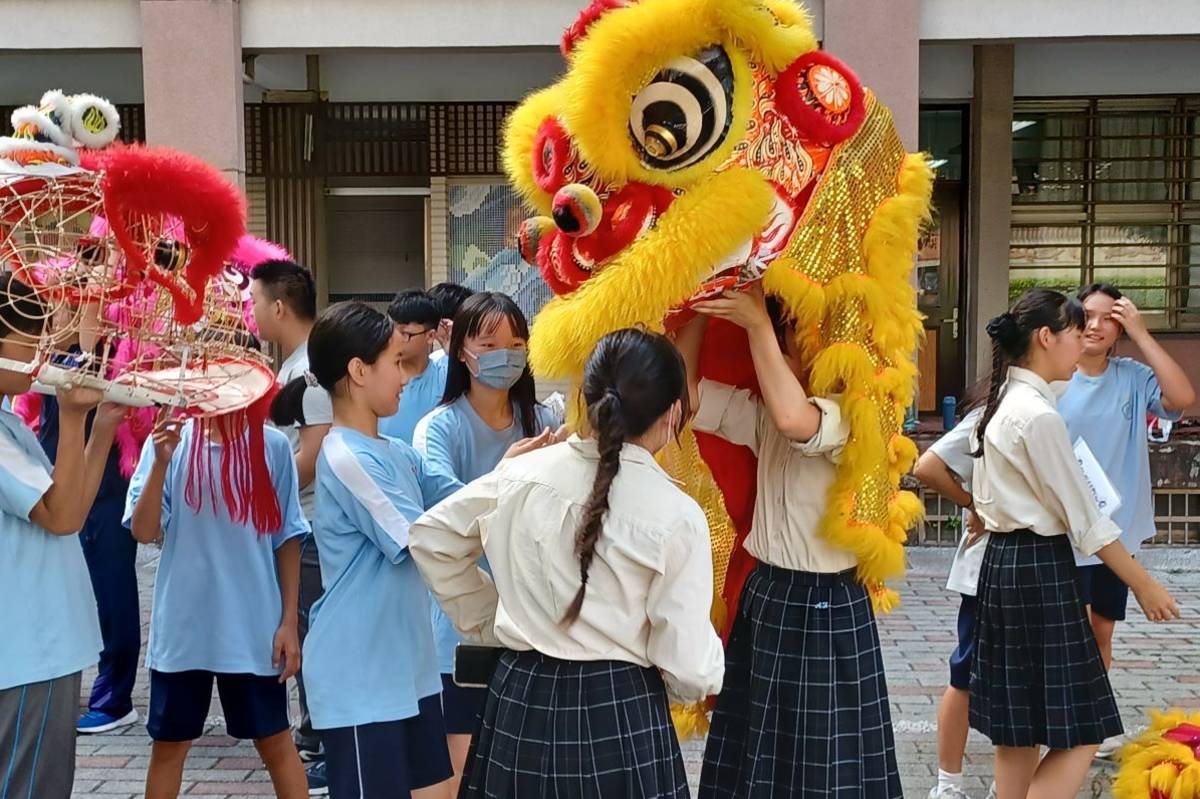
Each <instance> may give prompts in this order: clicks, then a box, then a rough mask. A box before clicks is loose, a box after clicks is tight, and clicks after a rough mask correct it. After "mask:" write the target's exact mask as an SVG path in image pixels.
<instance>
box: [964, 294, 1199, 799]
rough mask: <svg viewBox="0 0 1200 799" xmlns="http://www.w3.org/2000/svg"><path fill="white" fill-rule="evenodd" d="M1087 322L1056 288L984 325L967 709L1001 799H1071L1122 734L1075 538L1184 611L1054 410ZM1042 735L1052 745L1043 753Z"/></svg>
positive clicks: (1163, 611) (1147, 595)
mask: <svg viewBox="0 0 1200 799" xmlns="http://www.w3.org/2000/svg"><path fill="white" fill-rule="evenodd" d="M1083 324H1084V316H1083V309H1082V307H1081V306H1080V305H1079V303H1078V302H1076V301H1075V300H1071V299H1068V298H1066V297H1065V296H1063V295H1062V294H1059V293H1058V292H1055V291H1049V290H1047V289H1035V290H1033V291H1030V292H1027V293H1026V294H1025V295H1024V296H1022V297H1021V298H1020V299H1019V300H1018V301H1017V302H1016V304H1015V305H1013V307H1012V310H1011V311H1009V312H1007V313H1005V314H1002V315H1001V316H998V317H996V318H995V319H993V320H992V321H991V322H990V323H989V324H988V334H989V335H990V336H991V338H992V341H993V353H994V356H993V373H992V382H991V389H990V393H989V396H988V402H987V405H986V407H985V408H984V412H983V415H982V416H981V417H980V420H979V422H978V426H977V427H976V430H975V438H976V440H977V441H978V442H979V447H978V449H977V450H976V452H975V453H974V454H975V457H976V459H977V460H976V465H975V470H974V476H973V481H972V492H971V493H972V495H973V497H974V500H975V510H976V512H977V513H978V514H979V516H980V518H981V519H982V520H983V522H984V524H985V525H986V527H987V529H988V530H989V531H991V532H992V535H991V536H990V538H989V540H988V544H987V550H986V552H985V554H984V560H983V564H982V566H981V567H980V574H979V595H978V597H979V598H978V601H979V607H978V619H977V630H976V634H975V657H974V663H973V666H972V671H971V681H970V701H969V704H970V709H969V714H970V720H971V726H972V727H974V728H975V729H977V730H979V731H980V732H982V733H984V734H985V735H987V736H988V737H989V738H990V739H991V740H992V743H993V744H995V745H996V787H997V796H998V797H999V799H1026V797H1029V798H1030V799H1056V798H1057V797H1063V796H1074V795H1075V794H1076V793H1077V792H1078V791H1079V788H1080V786H1081V785H1082V783H1083V780H1084V778H1085V776H1086V774H1087V769H1088V765H1089V764H1090V762H1091V759H1092V756H1093V754H1094V753H1095V751H1096V749H1097V746H1098V745H1099V744H1100V742H1101V741H1103V740H1104V739H1105V738H1107V737H1109V736H1111V735H1116V734H1119V733H1120V732H1121V719H1120V715H1119V713H1118V711H1117V707H1116V703H1115V701H1114V699H1113V694H1112V688H1111V686H1110V685H1109V682H1108V676H1107V674H1106V671H1105V669H1104V665H1103V663H1102V662H1101V659H1100V652H1099V649H1098V647H1097V645H1096V639H1095V636H1094V634H1093V633H1092V629H1091V626H1090V625H1089V623H1088V620H1087V615H1086V612H1085V609H1084V605H1083V602H1082V600H1081V598H1080V596H1079V593H1078V589H1077V583H1076V581H1077V575H1076V568H1075V560H1074V555H1073V553H1072V546H1074V548H1075V549H1077V550H1078V551H1079V552H1080V553H1082V554H1084V555H1092V554H1095V555H1097V556H1098V557H1099V558H1100V559H1101V560H1102V561H1103V562H1104V563H1106V564H1107V565H1108V566H1109V567H1110V568H1111V569H1112V570H1113V571H1114V572H1115V573H1116V574H1117V576H1118V577H1120V578H1121V579H1122V580H1123V581H1124V582H1125V583H1126V584H1128V585H1129V586H1130V588H1131V589H1132V590H1133V592H1134V595H1135V596H1136V598H1137V600H1138V603H1139V604H1140V605H1141V606H1142V609H1143V610H1144V611H1145V613H1146V617H1147V618H1149V619H1150V620H1151V621H1165V620H1167V619H1170V618H1177V617H1178V615H1179V610H1178V608H1177V607H1176V605H1175V602H1174V600H1172V599H1171V597H1170V595H1169V594H1168V593H1167V592H1166V591H1165V590H1164V589H1163V588H1162V586H1161V585H1159V584H1158V583H1157V582H1155V581H1154V579H1153V578H1151V577H1150V576H1149V575H1148V574H1147V573H1146V570H1145V569H1143V568H1142V567H1141V566H1140V565H1139V564H1138V563H1137V562H1136V561H1135V560H1133V559H1132V558H1131V557H1130V556H1129V553H1128V552H1127V551H1126V550H1125V548H1124V546H1122V544H1121V542H1120V540H1119V536H1120V532H1121V531H1120V529H1118V528H1117V526H1116V525H1115V524H1114V523H1113V522H1112V520H1111V519H1109V518H1108V517H1107V516H1105V515H1104V514H1103V513H1101V511H1100V509H1099V508H1098V507H1097V506H1096V503H1095V500H1094V498H1093V495H1092V493H1091V489H1090V488H1089V487H1088V485H1087V483H1086V480H1085V478H1084V476H1083V473H1082V471H1081V470H1080V467H1079V464H1078V462H1077V460H1076V458H1075V455H1074V453H1073V451H1072V447H1071V442H1070V440H1069V439H1068V437H1067V428H1066V425H1065V423H1064V422H1063V419H1062V417H1061V416H1060V415H1059V413H1058V410H1057V407H1056V396H1055V392H1054V390H1053V389H1051V384H1052V383H1054V382H1056V381H1065V380H1069V379H1070V378H1071V375H1072V374H1073V372H1074V371H1075V364H1076V362H1077V361H1078V360H1079V355H1080V353H1081V351H1082V347H1083ZM1006 375H1007V378H1008V379H1007V382H1005V381H1004V377H1005V376H1006ZM1002 383H1003V384H1004V388H1003V390H1001V384H1002ZM1042 746H1046V747H1049V748H1050V750H1051V751H1050V753H1049V754H1048V755H1046V757H1045V758H1042V759H1041V760H1040V762H1039V755H1040V747H1042Z"/></svg>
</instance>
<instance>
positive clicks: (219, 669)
mask: <svg viewBox="0 0 1200 799" xmlns="http://www.w3.org/2000/svg"><path fill="white" fill-rule="evenodd" d="M236 435H241V436H248V435H249V433H248V432H247V431H245V430H237V429H236V428H235V427H234V426H233V424H225V423H222V422H221V420H219V419H218V420H208V421H206V422H205V423H203V424H202V423H200V422H199V421H197V420H195V419H192V420H188V421H180V420H177V419H172V418H170V416H169V412H168V411H167V410H166V409H164V412H163V413H162V414H161V415H160V417H159V421H158V423H157V424H156V425H155V428H154V434H153V436H152V437H151V438H150V439H148V440H147V441H146V444H145V447H144V448H143V450H142V456H141V460H140V461H139V462H138V467H137V470H136V471H135V472H134V474H133V478H132V480H130V485H129V497H128V500H127V502H126V506H125V520H124V521H125V524H126V525H127V526H128V527H129V529H130V530H131V531H132V532H133V536H134V538H136V539H137V540H138V541H139V542H141V543H143V544H149V543H153V542H155V541H161V542H162V555H161V557H160V559H159V563H158V571H157V573H156V574H155V577H154V603H153V606H152V608H153V609H152V611H151V614H150V639H149V642H148V644H147V650H148V651H147V656H146V665H147V666H148V667H149V668H150V709H149V712H148V714H147V715H148V718H147V723H146V729H147V731H148V732H149V733H150V738H151V739H152V740H153V741H154V745H153V749H152V750H151V755H150V767H149V769H148V771H147V773H146V797H147V799H173V797H176V796H178V795H179V789H180V783H181V780H182V778H183V769H184V765H185V762H186V760H187V755H188V751H189V750H190V749H191V746H192V741H194V740H195V739H197V738H199V737H200V736H201V735H202V734H203V733H204V725H205V719H206V718H207V717H208V709H209V703H210V701H211V699H212V689H213V682H214V680H215V681H216V684H217V691H218V693H219V694H220V697H221V707H222V710H223V712H224V715H225V727H226V730H227V731H228V733H229V735H231V736H233V737H234V738H240V739H250V740H253V741H254V746H255V748H256V749H257V750H258V753H259V755H260V756H261V757H262V760H263V763H264V764H265V765H266V767H267V770H268V772H269V773H270V775H271V782H272V784H273V785H274V789H275V794H276V795H277V796H280V797H287V799H293V797H304V796H307V795H308V786H307V784H306V781H305V778H304V768H303V765H302V764H301V762H300V758H299V757H298V756H297V754H296V747H295V744H293V743H292V737H291V734H290V729H291V723H290V720H289V718H288V694H287V685H286V683H287V679H288V678H289V677H291V676H293V675H294V674H295V673H296V670H297V669H298V668H299V667H300V641H299V632H298V630H297V624H298V619H297V615H298V608H297V606H298V595H299V582H300V541H299V539H300V537H302V536H304V535H306V534H307V533H308V531H309V528H308V522H307V521H306V520H305V518H304V514H303V513H301V511H300V498H299V495H298V493H297V487H296V464H295V461H294V460H293V458H292V451H291V446H290V445H289V443H288V440H287V437H286V436H285V435H283V433H281V432H279V431H278V430H274V429H271V428H269V427H268V428H266V429H265V430H263V446H264V447H265V448H266V462H267V467H268V469H269V470H270V474H271V483H272V485H273V487H274V489H275V491H276V493H277V495H278V502H279V510H280V526H279V529H278V530H276V531H269V532H265V533H264V532H261V531H260V530H258V529H257V528H256V527H255V525H254V523H253V521H252V520H251V519H250V518H247V514H246V513H245V506H242V508H241V510H231V508H230V504H231V503H230V498H229V496H228V495H227V494H226V492H223V491H221V490H220V486H221V481H220V480H212V479H211V473H210V474H209V475H208V476H207V477H206V476H204V475H203V474H199V475H198V474H197V473H196V470H197V469H204V468H206V466H204V465H201V463H204V462H205V461H206V462H207V465H208V467H209V468H213V469H215V468H216V464H218V463H219V464H220V468H221V469H222V470H225V469H228V468H231V466H232V464H229V463H228V461H227V459H226V457H224V456H225V454H226V453H227V452H229V451H231V450H234V445H233V444H232V443H231V441H232V437H233V436H236ZM198 437H199V438H198ZM251 440H253V439H251ZM234 451H236V450H234Z"/></svg>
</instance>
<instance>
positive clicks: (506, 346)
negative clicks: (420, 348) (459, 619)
mask: <svg viewBox="0 0 1200 799" xmlns="http://www.w3.org/2000/svg"><path fill="white" fill-rule="evenodd" d="M528 340H529V324H528V322H526V320H525V315H524V314H523V313H522V312H521V309H520V307H518V305H517V304H516V303H515V302H513V300H512V299H511V298H510V297H508V296H507V295H504V294H499V293H493V292H486V291H483V292H479V293H477V294H474V295H472V296H471V297H470V298H469V299H467V300H466V301H465V302H464V303H463V304H462V306H461V307H460V308H459V310H458V314H457V315H456V316H455V317H454V322H453V324H452V326H451V337H450V350H449V353H448V356H447V358H446V361H447V362H448V363H449V369H448V371H447V374H446V391H445V394H444V395H443V397H442V404H441V405H440V406H439V407H438V408H437V409H435V410H434V411H433V412H432V413H430V414H429V415H428V416H426V417H425V418H424V419H422V420H421V423H420V424H418V425H417V429H416V431H415V433H414V434H413V446H414V447H416V449H417V451H418V452H420V453H421V454H422V455H423V456H424V457H425V458H426V460H429V461H432V462H433V463H436V464H439V465H440V466H441V467H442V468H443V469H445V470H446V471H448V472H450V473H451V474H453V475H454V476H455V477H456V478H458V479H459V480H460V481H462V482H463V483H464V484H465V483H469V482H471V481H472V480H475V479H476V478H478V477H482V476H483V475H485V474H487V473H488V472H490V471H491V470H492V469H494V468H495V466H496V464H497V463H499V462H500V459H501V458H503V457H504V454H505V452H507V451H508V449H509V448H510V447H512V446H513V445H514V444H516V443H517V442H519V441H521V440H523V439H530V438H536V437H538V436H541V437H542V441H541V442H538V443H548V442H549V441H551V440H552V439H553V435H554V433H555V432H557V431H558V428H559V427H560V426H561V425H562V419H560V418H559V417H558V416H557V415H556V414H555V413H554V412H553V411H551V410H550V409H549V408H547V407H546V406H544V405H542V404H540V403H539V402H538V401H537V398H536V396H535V387H534V382H533V374H532V373H530V371H529V367H528V365H527V354H528V353H527V351H526V345H527V342H528ZM485 568H486V563H485ZM433 624H434V632H435V634H436V635H437V649H438V668H439V669H440V670H441V673H442V707H443V711H444V712H445V715H446V729H447V730H448V731H449V734H450V755H451V758H452V760H453V761H454V773H455V774H461V773H462V770H463V766H464V764H465V763H466V758H467V749H468V747H469V745H470V740H471V738H470V736H471V733H473V732H474V731H475V722H476V718H477V716H478V715H479V711H480V709H481V708H482V706H483V701H484V697H485V695H486V689H483V688H460V687H459V686H457V685H455V684H454V681H453V679H451V672H452V671H453V665H454V649H455V647H456V646H457V645H458V644H459V642H461V641H462V637H461V636H460V635H459V634H458V631H457V630H455V629H454V624H453V622H451V621H450V619H449V617H447V616H446V614H445V613H444V612H442V609H441V608H440V607H438V606H437V604H436V603H435V604H434V606H433ZM455 787H457V786H455Z"/></svg>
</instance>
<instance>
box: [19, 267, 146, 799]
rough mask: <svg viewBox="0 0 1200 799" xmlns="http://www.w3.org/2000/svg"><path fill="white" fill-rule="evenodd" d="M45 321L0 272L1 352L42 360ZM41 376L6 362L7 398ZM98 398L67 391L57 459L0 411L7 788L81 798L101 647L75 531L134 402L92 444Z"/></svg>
mask: <svg viewBox="0 0 1200 799" xmlns="http://www.w3.org/2000/svg"><path fill="white" fill-rule="evenodd" d="M44 317H45V312H44V309H43V307H42V304H41V302H40V301H39V300H38V299H37V297H36V296H35V294H34V292H33V290H32V289H30V288H29V287H28V286H26V285H24V284H23V283H20V282H19V281H17V280H16V279H15V278H14V277H13V276H12V274H11V273H2V274H0V358H3V359H5V360H7V361H9V362H13V361H16V362H20V363H28V362H30V361H31V360H33V358H34V355H35V351H36V350H35V347H36V344H37V341H38V338H39V336H40V335H41V334H42V321H41V320H42V319H43V318H44ZM32 383H33V379H32V378H31V377H30V376H29V375H28V374H23V373H19V372H15V371H10V370H7V369H0V392H2V393H3V394H4V397H5V399H10V398H11V397H12V396H14V395H16V394H21V393H24V392H26V391H28V390H29V388H30V386H31V385H32ZM100 399H101V394H100V392H99V391H95V390H93V389H82V388H76V389H72V390H70V391H64V392H62V393H60V395H59V398H58V406H59V410H58V414H59V416H58V423H59V438H58V448H57V453H56V461H55V465H53V466H51V464H50V460H49V459H48V458H47V457H46V454H45V452H43V450H42V448H41V446H40V445H39V444H38V441H37V439H36V438H35V437H34V435H33V433H32V431H30V430H29V428H27V427H26V426H25V424H24V423H23V422H22V421H21V420H20V419H19V418H18V417H16V416H15V415H13V414H12V413H11V412H10V411H9V410H7V409H6V410H2V411H0V630H3V634H4V647H3V654H0V742H3V746H2V747H0V796H10V797H18V796H19V797H27V796H35V797H37V798H38V799H67V798H68V797H69V796H70V795H71V786H72V783H73V781H74V776H75V723H76V721H77V719H78V717H79V687H80V673H81V672H82V671H83V669H85V668H87V667H88V666H91V665H93V664H94V663H96V661H97V660H98V658H99V653H100V648H101V640H100V623H99V620H98V617H97V614H96V599H95V596H94V595H93V594H92V584H91V580H90V579H89V577H88V570H87V564H86V562H85V561H84V558H83V548H82V547H81V546H80V543H79V537H78V536H77V535H76V533H77V532H78V531H79V530H80V528H82V527H83V523H84V520H85V519H86V518H87V514H88V511H89V509H90V508H91V505H92V501H93V500H94V499H95V497H96V492H97V490H98V489H99V487H100V481H101V479H102V477H103V476H104V469H105V465H106V464H107V461H108V453H109V449H110V447H111V446H112V441H113V435H114V433H115V432H116V428H117V425H118V424H119V423H120V421H121V419H122V418H123V416H124V409H121V408H116V407H114V406H108V405H103V406H100V408H99V409H98V410H97V413H96V418H95V421H94V422H93V424H92V434H91V439H90V440H89V441H88V443H87V444H86V447H85V444H84V427H85V424H86V419H87V415H88V412H89V411H90V410H92V409H93V408H95V407H96V406H97V404H98V403H99V401H100ZM10 407H11V406H10Z"/></svg>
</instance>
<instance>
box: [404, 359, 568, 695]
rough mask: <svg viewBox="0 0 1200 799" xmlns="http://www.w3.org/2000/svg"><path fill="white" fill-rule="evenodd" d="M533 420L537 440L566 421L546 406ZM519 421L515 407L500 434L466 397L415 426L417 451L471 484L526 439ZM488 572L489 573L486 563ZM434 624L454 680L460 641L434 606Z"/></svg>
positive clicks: (446, 670)
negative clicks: (484, 419)
mask: <svg viewBox="0 0 1200 799" xmlns="http://www.w3.org/2000/svg"><path fill="white" fill-rule="evenodd" d="M443 363H444V361H443ZM430 368H433V364H430ZM534 418H535V421H536V422H537V424H536V425H535V427H534V435H537V434H538V433H540V432H542V430H543V429H544V428H546V427H549V428H550V429H551V430H557V429H558V427H559V425H561V424H562V418H561V417H559V416H556V415H555V413H554V412H553V411H552V410H550V409H549V408H547V407H545V406H544V405H537V406H535V407H534ZM520 419H521V415H520V411H519V410H518V409H517V406H516V404H515V403H514V404H513V421H512V424H510V425H509V426H508V427H507V428H505V429H504V430H496V429H494V428H492V427H491V426H490V425H488V423H487V422H485V421H483V419H481V418H480V417H479V414H478V413H476V412H475V408H474V407H473V406H472V405H471V401H470V400H469V399H468V398H467V395H466V394H463V395H462V396H461V397H459V398H458V399H456V400H455V401H454V402H451V403H450V404H449V405H441V406H438V407H437V408H435V409H434V410H433V411H431V412H430V413H429V414H428V415H426V416H425V418H424V419H422V420H421V421H420V422H419V423H418V424H417V427H416V430H415V431H414V432H413V448H414V449H416V450H417V452H419V453H421V457H423V458H424V459H425V460H426V461H428V462H429V463H431V464H435V465H437V466H438V467H440V468H441V469H442V470H443V471H446V472H448V473H450V474H453V475H454V476H455V477H457V478H458V479H459V480H460V481H461V482H463V483H469V482H471V481H472V480H474V479H476V478H478V477H481V476H482V475H485V474H487V473H488V472H490V471H491V470H492V469H493V467H495V465H496V464H497V463H499V462H500V459H501V458H503V457H504V453H505V452H508V448H509V447H511V446H512V445H513V444H515V443H517V442H518V441H520V440H521V439H523V438H525V428H524V427H523V426H522V425H521V421H520ZM484 567H485V568H486V567H487V562H486V560H485V561H484ZM431 618H432V621H433V632H434V636H435V637H436V639H437V653H438V668H439V669H441V673H442V674H450V673H452V672H453V670H454V649H455V647H457V646H458V644H459V643H460V642H461V641H462V637H461V636H459V634H458V631H457V630H455V629H454V623H453V622H452V621H450V619H448V618H447V617H446V614H445V613H444V612H443V611H442V608H441V606H440V605H438V604H437V603H434V605H433V608H432V617H431Z"/></svg>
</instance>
